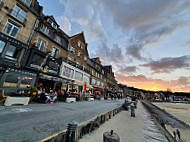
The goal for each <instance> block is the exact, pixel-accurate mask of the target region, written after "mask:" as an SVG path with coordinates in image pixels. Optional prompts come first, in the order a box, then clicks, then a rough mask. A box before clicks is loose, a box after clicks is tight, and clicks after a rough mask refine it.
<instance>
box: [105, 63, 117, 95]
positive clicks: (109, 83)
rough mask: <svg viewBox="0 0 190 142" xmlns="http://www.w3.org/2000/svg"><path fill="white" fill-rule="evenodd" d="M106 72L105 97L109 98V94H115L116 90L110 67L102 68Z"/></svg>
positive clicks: (115, 82)
mask: <svg viewBox="0 0 190 142" xmlns="http://www.w3.org/2000/svg"><path fill="white" fill-rule="evenodd" d="M104 68H105V71H106V95H107V96H108V97H110V96H111V94H113V93H116V91H117V90H118V85H117V81H116V80H115V76H114V72H113V71H112V66H111V65H108V66H104Z"/></svg>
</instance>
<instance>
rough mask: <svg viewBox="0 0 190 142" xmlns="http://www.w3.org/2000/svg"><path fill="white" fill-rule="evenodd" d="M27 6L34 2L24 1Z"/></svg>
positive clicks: (30, 0)
mask: <svg viewBox="0 0 190 142" xmlns="http://www.w3.org/2000/svg"><path fill="white" fill-rule="evenodd" d="M22 1H23V2H24V3H25V4H26V5H28V6H30V4H31V2H32V0H22Z"/></svg>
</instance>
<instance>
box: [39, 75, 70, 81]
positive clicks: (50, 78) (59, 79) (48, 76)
mask: <svg viewBox="0 0 190 142" xmlns="http://www.w3.org/2000/svg"><path fill="white" fill-rule="evenodd" d="M39 78H41V79H45V80H51V81H57V82H62V83H67V82H68V81H67V80H65V79H63V78H59V77H55V76H50V75H46V74H43V73H40V75H39Z"/></svg>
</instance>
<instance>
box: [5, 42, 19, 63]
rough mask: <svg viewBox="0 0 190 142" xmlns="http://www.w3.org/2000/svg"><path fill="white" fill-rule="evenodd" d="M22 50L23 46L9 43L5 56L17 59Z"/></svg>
mask: <svg viewBox="0 0 190 142" xmlns="http://www.w3.org/2000/svg"><path fill="white" fill-rule="evenodd" d="M21 51H22V50H21V48H19V47H15V46H13V45H9V47H8V50H7V52H6V55H5V58H7V59H10V60H13V61H17V60H18V58H19V56H20V54H21Z"/></svg>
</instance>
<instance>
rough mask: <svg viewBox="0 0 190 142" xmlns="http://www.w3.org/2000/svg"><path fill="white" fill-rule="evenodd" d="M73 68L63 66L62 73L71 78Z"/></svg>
mask: <svg viewBox="0 0 190 142" xmlns="http://www.w3.org/2000/svg"><path fill="white" fill-rule="evenodd" d="M73 74H74V70H73V69H71V68H68V67H66V66H64V68H63V75H64V76H66V77H68V78H73Z"/></svg>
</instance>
